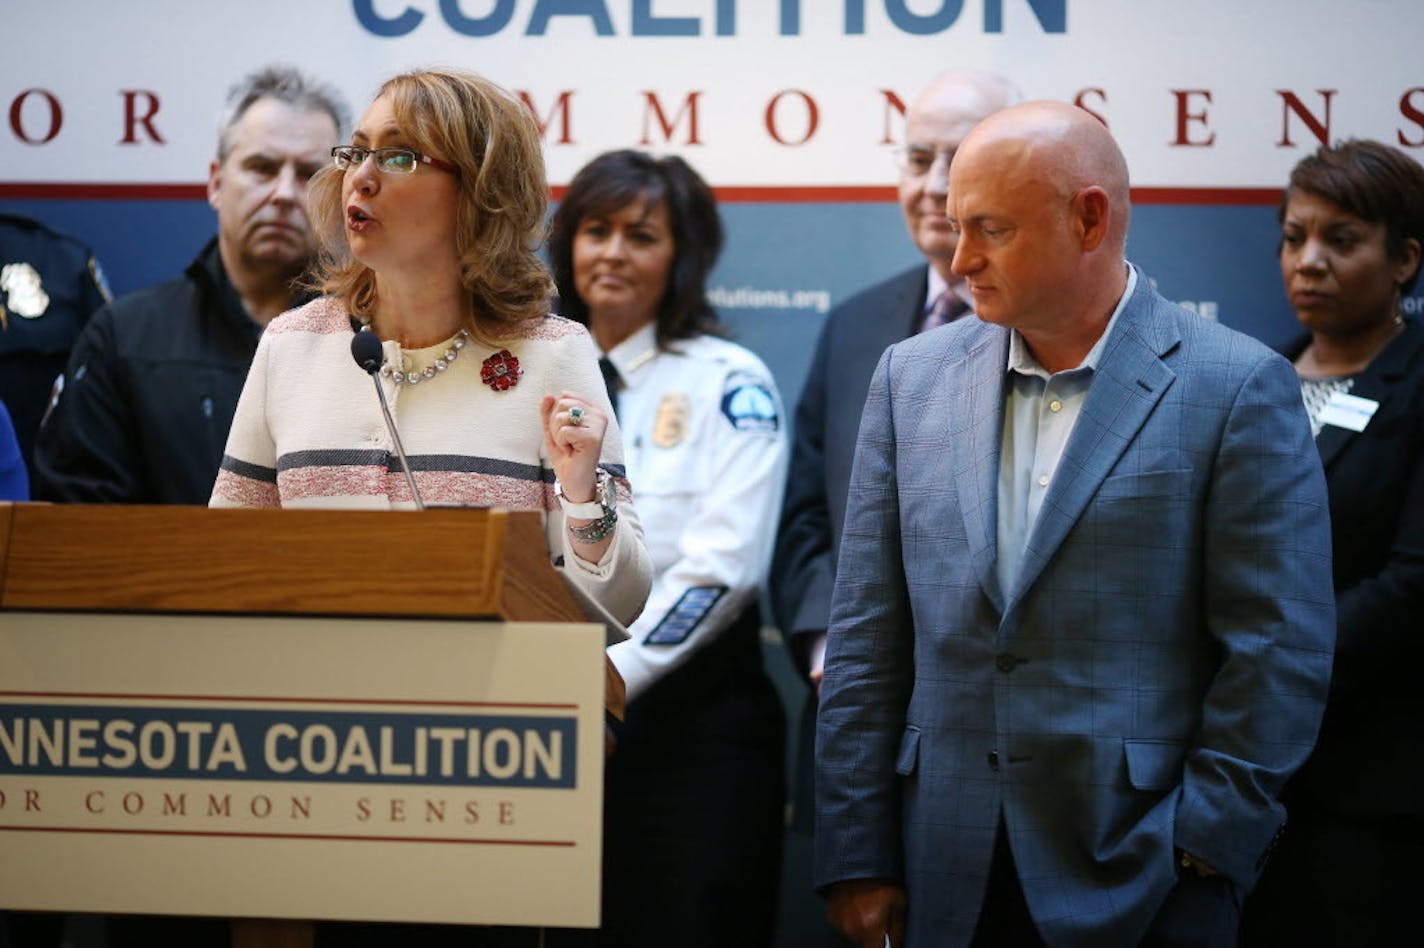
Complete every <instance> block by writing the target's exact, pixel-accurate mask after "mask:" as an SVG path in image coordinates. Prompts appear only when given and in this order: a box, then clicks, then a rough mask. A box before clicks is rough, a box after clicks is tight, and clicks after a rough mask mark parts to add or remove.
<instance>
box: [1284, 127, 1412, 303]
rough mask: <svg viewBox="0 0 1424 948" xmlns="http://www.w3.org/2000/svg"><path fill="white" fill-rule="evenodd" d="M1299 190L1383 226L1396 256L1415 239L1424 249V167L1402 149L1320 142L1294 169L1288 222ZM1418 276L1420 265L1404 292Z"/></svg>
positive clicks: (1363, 142) (1376, 144)
mask: <svg viewBox="0 0 1424 948" xmlns="http://www.w3.org/2000/svg"><path fill="white" fill-rule="evenodd" d="M1295 191H1302V192H1304V193H1306V194H1312V195H1314V196H1316V197H1318V198H1322V199H1323V200H1326V201H1329V202H1330V203H1331V204H1334V205H1335V206H1336V207H1339V208H1340V209H1341V210H1343V211H1346V212H1348V213H1350V214H1353V215H1355V216H1356V217H1358V218H1360V219H1361V220H1364V221H1369V222H1370V223H1372V224H1383V225H1384V227H1385V252H1386V253H1388V254H1389V256H1390V259H1393V260H1398V259H1399V258H1400V257H1402V256H1403V255H1404V245H1405V242H1406V241H1408V240H1410V239H1413V240H1415V241H1417V242H1418V243H1419V245H1420V249H1421V250H1424V166H1420V164H1419V162H1417V161H1415V160H1414V159H1413V158H1411V157H1409V156H1408V155H1406V154H1405V153H1404V152H1402V151H1400V150H1399V149H1397V148H1392V147H1390V146H1389V145H1384V144H1381V143H1380V142H1376V141H1369V140H1368V139H1358V138H1352V139H1348V140H1346V141H1343V142H1340V143H1338V144H1335V145H1322V146H1320V148H1319V149H1317V150H1316V152H1315V154H1313V155H1309V156H1307V157H1305V158H1302V159H1301V160H1300V162H1299V163H1298V164H1297V165H1296V166H1295V168H1294V169H1293V170H1292V171H1291V176H1290V185H1289V186H1288V187H1287V188H1286V191H1285V194H1284V195H1283V196H1282V197H1281V206H1280V209H1279V211H1278V212H1277V219H1278V220H1280V221H1282V222H1284V221H1285V214H1286V205H1287V204H1288V203H1289V202H1290V198H1291V194H1292V193H1293V192H1295ZM1418 279H1419V267H1415V268H1414V272H1413V273H1411V274H1410V275H1409V277H1408V279H1406V280H1405V281H1404V283H1403V284H1402V285H1401V287H1400V289H1401V290H1402V292H1404V293H1409V292H1411V291H1413V289H1414V284H1415V282H1416V281H1417V280H1418Z"/></svg>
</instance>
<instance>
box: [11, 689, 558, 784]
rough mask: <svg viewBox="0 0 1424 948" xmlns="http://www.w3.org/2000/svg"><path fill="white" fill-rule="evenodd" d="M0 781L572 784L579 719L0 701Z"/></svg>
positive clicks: (535, 716) (534, 716) (532, 716)
mask: <svg viewBox="0 0 1424 948" xmlns="http://www.w3.org/2000/svg"><path fill="white" fill-rule="evenodd" d="M0 708H3V710H0V774H33V775H54V776H82V775H89V776H92V775H94V774H95V773H96V772H103V771H113V772H115V773H123V774H124V775H126V776H164V777H170V778H175V777H176V778H211V777H222V778H226V779H238V780H283V781H293V780H301V781H335V782H347V783H369V782H376V783H427V784H457V785H466V786H470V785H501V786H524V787H571V786H573V784H574V776H575V774H574V770H575V767H574V760H575V751H576V730H575V720H574V719H573V718H572V717H565V716H559V717H554V716H547V717H546V716H538V715H518V716H514V715H493V714H475V715H471V714H462V715H431V714H405V713H403V714H390V713H371V712H347V711H322V712H312V711H285V712H284V711H272V710H265V709H261V710H258V709H246V708H222V709H209V708H172V707H167V708H165V707H133V706H121V707H111V706H95V705H84V706H60V705H5V706H0Z"/></svg>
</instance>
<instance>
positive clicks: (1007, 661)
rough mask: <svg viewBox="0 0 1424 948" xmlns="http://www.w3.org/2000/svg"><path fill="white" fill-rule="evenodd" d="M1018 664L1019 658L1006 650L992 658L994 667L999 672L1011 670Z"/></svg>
mask: <svg viewBox="0 0 1424 948" xmlns="http://www.w3.org/2000/svg"><path fill="white" fill-rule="evenodd" d="M1018 664H1019V660H1018V659H1017V658H1014V656H1012V655H1010V654H1009V653H1008V652H1004V653H1002V654H1000V655H999V656H997V657H996V658H995V659H994V667H995V668H997V669H998V670H999V671H1001V672H1011V671H1013V670H1014V668H1015V667H1017V666H1018Z"/></svg>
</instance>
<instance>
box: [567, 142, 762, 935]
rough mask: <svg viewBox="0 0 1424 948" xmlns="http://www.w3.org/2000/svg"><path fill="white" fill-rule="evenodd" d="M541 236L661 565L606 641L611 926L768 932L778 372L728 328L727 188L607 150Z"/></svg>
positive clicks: (607, 924) (620, 931)
mask: <svg viewBox="0 0 1424 948" xmlns="http://www.w3.org/2000/svg"><path fill="white" fill-rule="evenodd" d="M549 243H550V247H549V254H550V260H551V263H552V268H553V271H554V279H555V282H556V283H557V285H558V290H559V297H560V301H559V311H560V313H561V315H563V316H565V317H568V318H571V319H575V320H577V321H579V322H582V323H585V324H586V325H587V326H588V327H589V330H590V331H591V332H592V334H593V337H594V341H595V342H596V343H597V344H598V347H599V349H600V350H601V351H602V352H603V358H602V359H601V360H600V364H601V365H602V368H603V372H604V377H605V380H606V381H607V382H608V387H609V394H610V398H611V400H612V402H613V405H614V410H615V412H616V414H617V416H618V422H619V425H620V426H621V428H622V430H623V435H624V444H625V446H626V456H627V464H628V475H629V479H630V480H631V481H632V482H633V483H634V484H636V485H637V487H636V489H635V494H634V504H635V506H636V508H637V510H638V513H639V517H640V518H641V520H642V522H643V527H644V531H645V536H646V539H647V543H648V548H649V550H650V552H651V553H652V556H653V567H654V572H655V578H654V581H653V590H652V594H651V595H650V596H649V598H648V603H647V606H646V607H645V609H644V610H643V613H642V615H641V616H640V617H639V618H638V620H637V621H636V622H634V623H633V625H631V626H630V627H629V632H630V633H631V634H632V638H631V639H629V640H628V641H627V642H623V643H620V644H618V645H615V646H613V647H612V648H611V649H609V655H610V657H611V658H612V659H613V662H614V664H615V665H617V667H618V670H619V671H620V672H621V673H622V675H623V679H624V680H625V681H626V682H627V685H628V720H627V723H626V726H625V728H624V730H623V732H622V734H621V736H620V738H619V745H618V749H617V750H616V752H615V753H614V755H613V758H612V760H611V761H610V762H609V770H608V786H607V809H606V827H605V844H604V845H605V865H604V882H603V885H604V908H603V929H602V932H603V934H602V940H603V943H604V944H608V945H618V946H620V948H629V946H638V945H669V944H677V945H684V946H697V945H708V946H714V945H731V944H735V945H747V946H756V945H767V944H770V941H771V938H772V933H773V928H774V923H775V915H776V892H777V888H778V883H779V876H780V856H781V834H782V806H783V798H784V773H783V758H782V754H783V744H784V740H785V720H784V717H783V715H782V711H781V706H780V704H779V703H778V701H777V698H776V694H775V691H774V690H773V688H772V685H771V682H770V681H769V679H768V678H767V677H766V675H765V673H764V672H763V670H762V664H761V651H760V646H759V630H760V626H761V621H760V616H759V612H758V598H759V592H760V587H761V584H762V582H763V580H764V578H765V575H766V569H767V565H768V561H769V558H770V555H771V545H772V539H773V535H774V533H775V530H776V520H777V508H778V505H779V502H780V497H781V490H782V484H783V478H784V474H785V464H786V436H785V430H784V427H783V424H782V412H781V400H780V397H779V396H778V394H777V391H776V386H775V384H774V383H773V382H772V379H771V373H770V372H768V371H767V369H766V366H765V365H763V364H762V362H761V360H760V359H758V358H757V357H756V356H755V355H753V354H752V353H751V352H749V351H748V350H746V349H744V348H742V347H741V346H738V345H735V344H733V343H731V342H728V341H726V340H725V339H723V338H721V333H722V327H721V324H720V323H719V322H718V319H717V314H716V313H715V312H714V311H713V309H712V307H711V306H710V305H709V304H708V302H707V299H706V294H705V281H706V277H707V274H708V272H709V271H710V270H711V269H712V265H713V264H714V263H715V262H716V260H717V255H718V253H719V252H720V251H721V248H722V226H721V221H720V219H719V217H718V213H717V206H716V200H715V199H714V198H713V196H712V192H711V190H710V189H709V188H708V187H707V184H706V183H705V182H704V181H703V180H702V179H701V178H700V177H698V175H697V173H696V172H694V171H693V170H692V169H691V168H690V167H689V166H688V165H687V164H686V163H685V162H683V161H682V160H681V159H679V158H676V157H668V158H657V159H655V158H652V157H650V156H648V155H645V154H642V153H639V152H634V151H616V152H610V153H608V154H604V155H601V156H599V157H598V158H596V159H594V160H593V161H592V162H591V163H589V164H588V165H587V166H586V167H584V168H583V170H581V171H580V172H579V173H578V175H577V176H575V178H574V180H573V182H572V184H570V186H569V190H568V193H567V195H566V196H565V198H564V200H563V202H562V204H561V205H560V207H559V209H558V211H557V213H556V214H555V215H554V221H553V232H552V234H551V236H550V241H549Z"/></svg>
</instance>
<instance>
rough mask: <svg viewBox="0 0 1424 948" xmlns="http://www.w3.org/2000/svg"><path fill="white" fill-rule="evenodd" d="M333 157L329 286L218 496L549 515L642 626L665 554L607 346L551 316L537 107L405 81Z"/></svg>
mask: <svg viewBox="0 0 1424 948" xmlns="http://www.w3.org/2000/svg"><path fill="white" fill-rule="evenodd" d="M332 157H333V159H334V161H333V164H332V166H331V167H328V168H326V169H324V170H323V171H321V172H320V173H318V174H317V176H316V177H315V178H314V179H313V180H312V184H311V192H310V213H311V215H312V223H313V227H314V230H315V231H316V233H317V234H318V239H319V241H320V245H321V253H320V257H319V262H318V264H317V273H316V275H315V282H316V284H317V287H318V288H319V289H320V290H321V292H322V294H323V295H322V296H321V297H320V298H318V299H316V300H314V301H312V302H311V303H309V304H307V305H306V306H303V307H301V308H299V309H295V310H292V311H291V312H288V313H286V314H284V315H282V316H280V317H278V318H277V319H275V320H273V321H272V323H271V324H270V325H269V326H268V328H267V331H266V332H265V333H264V335H263V338H262V341H261V343H260V344H259V346H258V349H257V355H256V357H255V359H254V361H253V364H252V369H251V372H250V373H249V375H248V377H247V384H246V386H245V387H244V389H243V392H242V397H241V399H240V400H239V402H238V407H237V414H236V417H235V418H234V420H233V426H232V430H231V432H230V434H229V436H228V442H227V448H226V450H225V453H224V457H223V462H222V468H221V470H220V472H219V474H218V478H217V482H216V484H215V485H214V487H213V495H212V499H211V501H210V504H211V506H214V507H328V508H363V509H389V508H410V507H412V506H416V507H418V506H422V505H423V503H431V504H442V505H463V504H469V505H481V506H500V507H509V508H514V509H536V510H542V511H544V512H545V513H546V514H547V517H546V533H547V536H548V541H549V548H550V553H551V556H552V557H553V558H554V560H555V562H559V561H562V564H563V568H564V572H565V573H566V575H568V576H569V577H570V578H571V580H572V581H573V582H574V583H575V584H576V585H577V586H578V587H580V589H581V590H582V591H583V592H584V593H586V594H587V595H588V596H589V597H590V598H592V599H593V600H595V601H596V602H598V603H600V604H601V605H602V606H603V607H604V608H605V609H607V610H608V612H609V613H611V614H612V615H613V616H614V617H615V618H617V619H619V620H620V621H622V622H630V621H632V619H633V618H634V617H635V616H636V615H637V614H638V611H639V610H640V609H641V608H642V605H643V602H644V600H645V599H646V597H647V593H648V589H649V586H650V583H651V565H650V560H649V556H648V552H647V549H646V547H645V545H644V543H643V535H642V529H641V527H640V526H639V524H638V518H637V514H636V513H635V512H634V510H633V508H632V505H631V504H630V503H629V502H628V501H629V487H628V481H627V477H626V474H625V471H624V466H623V449H622V443H621V441H620V439H619V434H618V427H617V423H616V421H615V420H614V419H613V413H612V409H611V406H610V405H609V403H608V399H607V395H606V392H605V389H604V384H603V379H602V377H601V375H600V374H599V369H598V354H597V352H596V350H595V349H594V346H593V343H592V340H591V339H590V337H589V334H588V332H587V331H586V330H585V329H584V327H583V326H580V325H579V324H577V323H575V322H572V321H569V320H566V319H561V318H559V317H558V316H553V315H550V314H549V312H548V299H549V297H550V294H551V289H552V286H551V281H550V279H549V276H548V273H547V271H546V270H545V268H544V266H543V264H542V263H541V262H540V261H539V259H538V257H537V256H536V253H535V249H536V247H537V246H538V243H539V239H540V236H541V234H542V232H543V223H544V216H545V211H546V207H547V185H546V183H545V178H544V164H543V157H542V154H541V151H540V143H539V136H538V131H537V129H536V128H535V125H534V122H533V119H532V118H531V117H530V116H529V114H528V111H527V110H526V109H525V107H524V106H523V105H522V104H521V103H520V102H519V101H518V100H517V99H515V98H513V97H512V96H510V95H509V94H508V93H507V92H505V91H504V90H503V89H501V88H499V87H498V86H496V85H495V84H493V83H491V82H489V81H487V80H485V79H483V78H481V77H479V76H476V75H473V74H470V73H464V72H457V71H439V70H431V71H419V72H411V73H406V74H404V75H399V76H396V77H395V78H393V79H391V80H389V81H388V82H386V83H385V84H384V85H383V86H381V88H380V91H379V93H378V94H377V96H376V98H375V101H374V102H372V103H371V106H370V108H369V109H367V111H366V114H365V115H364V116H363V117H362V118H361V120H360V122H359V123H358V124H357V126H356V129H355V131H354V133H353V134H352V138H351V144H349V145H342V146H338V147H337V148H334V149H332ZM353 334H354V336H353ZM356 337H361V338H356ZM353 343H354V345H353ZM353 353H354V354H355V356H356V358H357V361H355V362H354V361H353ZM358 362H359V363H362V364H359V365H358ZM363 368H364V371H363ZM367 372H371V373H372V374H373V375H375V376H376V380H377V384H376V385H375V386H373V385H372V379H371V378H370V377H368V376H367V374H366V373H367ZM373 387H374V388H375V389H377V390H376V391H373ZM378 392H379V395H380V397H379V399H378ZM386 403H388V404H389V412H388V413H387V414H385V415H383V411H384V406H385V404H386ZM402 446H403V448H404V450H402ZM406 458H408V464H407V462H406V460H405V459H406ZM422 501H423V503H422Z"/></svg>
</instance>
